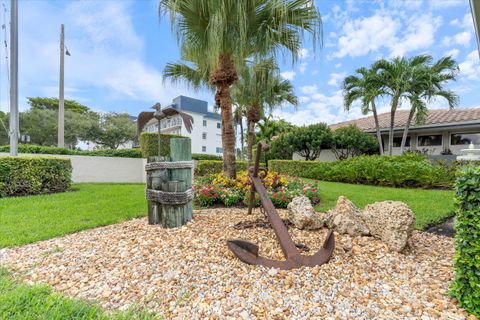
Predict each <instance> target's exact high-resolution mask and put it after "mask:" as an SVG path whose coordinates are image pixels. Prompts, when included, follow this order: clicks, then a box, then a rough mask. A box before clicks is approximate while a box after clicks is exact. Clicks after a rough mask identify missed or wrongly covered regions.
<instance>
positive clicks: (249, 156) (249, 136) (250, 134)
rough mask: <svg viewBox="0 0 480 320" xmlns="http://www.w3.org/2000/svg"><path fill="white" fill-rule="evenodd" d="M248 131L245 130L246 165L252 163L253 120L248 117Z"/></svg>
mask: <svg viewBox="0 0 480 320" xmlns="http://www.w3.org/2000/svg"><path fill="white" fill-rule="evenodd" d="M247 123H248V132H247V161H248V166H249V167H250V166H252V165H253V140H254V138H255V122H253V121H251V120H250V119H248V120H247Z"/></svg>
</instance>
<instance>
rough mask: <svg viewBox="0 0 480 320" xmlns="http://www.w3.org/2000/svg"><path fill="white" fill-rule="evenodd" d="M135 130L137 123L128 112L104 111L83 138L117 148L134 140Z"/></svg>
mask: <svg viewBox="0 0 480 320" xmlns="http://www.w3.org/2000/svg"><path fill="white" fill-rule="evenodd" d="M135 130H136V129H135V124H134V123H133V121H132V119H131V118H130V116H129V115H128V114H127V113H115V112H112V113H104V114H101V115H100V121H99V122H97V123H96V125H94V126H92V127H90V128H89V131H88V132H86V133H85V136H84V137H83V138H84V140H86V141H92V142H94V143H96V144H98V145H100V146H101V147H104V148H110V149H117V148H118V147H119V146H120V145H121V144H123V143H126V142H128V141H131V140H133V138H134V137H135Z"/></svg>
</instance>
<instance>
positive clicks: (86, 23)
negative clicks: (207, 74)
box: [0, 0, 480, 124]
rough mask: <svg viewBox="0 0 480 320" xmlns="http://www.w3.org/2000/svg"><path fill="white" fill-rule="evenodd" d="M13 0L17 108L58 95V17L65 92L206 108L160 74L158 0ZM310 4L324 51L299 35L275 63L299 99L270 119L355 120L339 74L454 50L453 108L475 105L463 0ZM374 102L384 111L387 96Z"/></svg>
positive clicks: (125, 103) (163, 36)
mask: <svg viewBox="0 0 480 320" xmlns="http://www.w3.org/2000/svg"><path fill="white" fill-rule="evenodd" d="M0 2H2V3H5V5H8V3H9V1H7V0H0ZM19 2H20V4H19V17H20V20H19V29H20V33H19V34H20V37H19V43H20V58H19V59H20V72H19V78H20V109H21V110H24V109H26V108H27V107H28V105H27V103H26V97H27V96H57V95H58V89H57V87H58V73H59V67H58V60H59V57H58V54H59V48H58V38H59V35H58V33H59V28H60V24H61V23H64V24H65V32H66V45H67V47H68V49H69V51H70V52H71V56H70V57H66V59H65V61H66V67H65V70H66V71H65V86H66V90H65V96H66V98H68V99H76V100H78V101H80V102H82V103H84V104H86V105H88V106H90V107H91V108H92V109H94V110H98V111H99V110H103V111H118V112H121V111H126V112H128V113H130V114H132V115H136V114H138V113H139V112H140V111H142V110H146V109H147V108H149V107H150V106H151V105H153V104H154V103H155V102H157V101H159V102H160V103H162V104H168V103H169V102H170V101H171V100H172V99H173V98H174V97H176V96H177V95H179V94H183V95H188V96H192V97H197V98H200V99H204V100H207V101H208V102H209V104H210V105H213V94H212V93H211V92H206V91H201V92H194V91H192V90H191V89H189V88H188V87H186V86H183V85H175V86H174V85H171V84H170V83H169V82H168V81H166V82H165V83H164V82H163V80H162V70H163V68H164V66H165V64H166V63H167V62H169V61H178V58H179V50H178V46H177V43H176V40H175V38H174V37H173V36H172V33H171V29H170V25H169V21H168V20H167V19H163V20H160V19H159V16H158V12H157V4H158V2H157V1H153V0H152V1H150V0H138V1H127V0H119V1H108V0H102V1H94V0H90V1H59V0H57V1H41V0H36V1H32V0H20V1H19ZM316 2H317V6H318V7H319V10H320V12H321V14H322V17H323V23H324V30H323V34H324V41H323V48H321V49H318V50H316V51H315V52H314V50H313V47H312V44H311V42H309V41H305V42H304V44H303V49H302V58H301V59H300V61H299V62H298V63H297V64H296V65H295V66H292V64H291V62H290V61H291V60H290V59H289V58H286V59H285V61H280V62H281V69H282V76H284V77H285V78H288V79H290V80H291V81H292V82H293V84H294V85H295V90H296V93H297V95H298V96H299V97H300V102H301V103H300V105H299V106H298V109H297V110H296V111H295V110H293V108H291V107H288V106H286V107H284V108H283V109H281V110H278V111H275V112H274V116H275V117H281V118H285V119H286V120H288V121H291V122H293V123H295V124H309V123H315V122H327V123H335V122H339V121H343V120H347V119H351V118H357V117H360V116H361V114H360V112H359V110H358V108H354V109H353V110H352V111H351V112H350V113H345V112H344V111H343V105H342V93H341V91H340V84H341V81H342V80H343V78H344V77H345V75H348V74H351V73H353V72H354V70H355V69H356V68H358V67H361V66H369V65H370V64H371V63H372V62H373V61H375V60H376V59H379V58H389V57H393V56H396V55H406V56H412V55H416V54H422V53H426V54H430V55H432V56H434V58H436V59H438V58H439V57H441V56H443V55H447V54H450V55H452V56H453V57H454V58H455V59H456V60H457V61H458V63H459V64H460V69H461V73H460V76H459V79H458V81H457V82H455V83H452V84H451V85H450V87H451V88H452V89H453V90H455V91H456V92H458V94H459V95H460V106H461V107H477V106H480V99H479V94H478V92H480V62H479V57H478V52H477V51H476V50H477V45H476V42H475V35H474V31H473V23H472V18H471V14H470V8H469V4H468V0H405V1H401V0H398V1H373V0H372V1H333V0H330V1H320V0H317V1H316ZM8 15H9V13H8V12H7V18H8ZM0 17H1V16H0ZM2 23H4V21H3V17H2ZM1 38H2V48H1V49H2V50H1V53H0V58H1V61H0V76H1V84H0V102H1V110H2V111H7V106H8V100H7V98H8V97H7V93H8V87H7V78H6V70H5V52H4V48H3V33H2V35H1ZM379 106H380V109H381V110H382V111H387V110H388V100H386V101H380V102H379ZM403 107H404V108H406V107H408V106H407V105H404V106H403ZM430 107H431V108H444V107H445V103H444V102H443V101H442V100H438V101H432V103H431V106H430Z"/></svg>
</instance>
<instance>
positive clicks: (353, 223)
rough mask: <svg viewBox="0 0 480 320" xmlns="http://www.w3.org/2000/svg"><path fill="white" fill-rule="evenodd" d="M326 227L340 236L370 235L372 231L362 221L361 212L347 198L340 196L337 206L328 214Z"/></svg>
mask: <svg viewBox="0 0 480 320" xmlns="http://www.w3.org/2000/svg"><path fill="white" fill-rule="evenodd" d="M327 216H328V219H327V221H326V225H327V226H328V227H329V228H332V229H335V231H337V232H338V233H340V234H349V235H351V236H364V235H369V234H370V231H369V229H368V227H367V225H366V224H365V222H364V221H363V219H362V214H361V212H360V210H359V209H358V208H357V207H355V205H354V204H353V203H352V202H351V201H350V200H348V199H347V198H345V197H343V196H340V197H339V198H338V200H337V206H336V207H335V209H333V210H331V211H329V212H328V214H327Z"/></svg>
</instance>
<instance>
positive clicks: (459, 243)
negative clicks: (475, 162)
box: [451, 166, 480, 317]
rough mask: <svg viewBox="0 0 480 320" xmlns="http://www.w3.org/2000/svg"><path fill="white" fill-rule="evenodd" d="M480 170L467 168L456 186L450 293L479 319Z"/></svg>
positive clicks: (461, 305)
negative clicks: (453, 250)
mask: <svg viewBox="0 0 480 320" xmlns="http://www.w3.org/2000/svg"><path fill="white" fill-rule="evenodd" d="M479 186H480V167H473V166H466V167H464V168H463V169H462V170H461V172H460V174H459V177H458V179H457V182H456V184H455V206H456V216H457V221H456V223H455V258H454V271H455V279H454V280H453V282H452V287H451V294H452V295H453V296H454V297H455V298H456V299H457V300H458V303H459V305H460V307H462V308H464V309H465V310H467V311H468V312H469V313H471V314H473V315H475V316H477V317H480V188H479Z"/></svg>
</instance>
